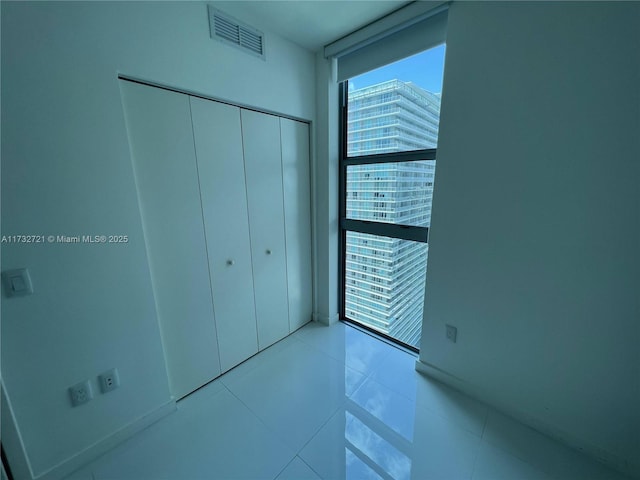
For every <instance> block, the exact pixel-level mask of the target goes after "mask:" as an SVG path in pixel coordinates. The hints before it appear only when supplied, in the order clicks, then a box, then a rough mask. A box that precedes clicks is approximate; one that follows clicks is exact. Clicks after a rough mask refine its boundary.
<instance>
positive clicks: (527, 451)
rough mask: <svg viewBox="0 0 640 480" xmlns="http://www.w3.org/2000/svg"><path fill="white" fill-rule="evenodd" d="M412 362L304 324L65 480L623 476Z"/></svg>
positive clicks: (366, 341) (353, 334) (356, 334)
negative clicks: (432, 376)
mask: <svg viewBox="0 0 640 480" xmlns="http://www.w3.org/2000/svg"><path fill="white" fill-rule="evenodd" d="M415 360H416V357H415V356H413V355H412V354H410V353H406V352H404V351H402V350H399V349H397V348H395V347H393V346H391V345H389V344H387V343H385V342H382V341H380V340H378V339H376V338H374V337H372V336H370V335H368V334H366V333H363V332H361V331H359V330H358V329H355V328H352V327H350V326H348V325H344V324H342V323H339V324H336V325H333V326H331V327H324V326H321V325H319V324H316V323H311V324H308V325H307V326H305V327H304V328H302V329H300V330H298V331H297V332H296V333H294V334H293V335H290V336H289V337H287V338H286V339H284V340H282V341H280V342H278V343H277V344H276V345H274V346H272V347H270V348H268V349H267V350H265V351H264V352H261V353H260V354H258V355H256V356H254V357H253V358H251V359H249V360H247V361H246V362H244V363H243V364H241V365H239V366H238V367H236V368H234V369H233V370H231V371H230V372H228V373H227V374H225V375H223V376H222V377H220V378H219V379H217V380H215V381H214V382H212V383H210V384H209V385H207V386H206V387H204V388H202V389H200V390H198V391H197V392H195V393H194V394H192V395H190V396H188V397H186V398H185V399H183V400H182V401H180V402H178V409H177V411H176V412H175V413H172V414H170V415H169V416H167V417H165V418H164V419H162V420H160V421H159V422H157V423H156V424H154V425H152V426H151V427H149V428H147V429H146V430H144V431H142V432H140V433H139V434H138V435H136V436H135V437H133V438H131V439H130V440H128V441H126V442H125V443H123V444H121V445H120V446H118V447H117V448H115V449H114V450H112V451H110V452H109V453H107V454H106V455H104V456H103V457H101V458H100V459H98V460H96V461H95V462H93V463H92V464H90V465H88V466H86V467H85V468H83V469H81V470H80V471H78V472H76V473H75V474H73V475H71V476H70V477H69V480H163V479H166V480H210V479H211V480H218V479H237V478H242V479H277V480H284V479H293V480H304V479H320V478H322V479H368V478H383V479H405V478H412V479H418V480H429V479H446V480H457V479H473V480H499V479H505V480H529V479H540V480H542V479H545V480H546V479H550V480H553V479H557V480H587V479H589V480H600V479H611V480H614V479H615V480H618V479H623V478H626V477H623V476H622V475H619V474H617V473H615V472H613V471H611V470H608V469H607V468H606V467H604V466H602V465H601V464H599V463H597V462H594V461H592V460H590V459H589V458H587V457H585V456H583V455H580V454H579V453H577V452H575V451H573V450H571V449H569V448H567V447H565V446H563V445H561V444H559V443H556V442H554V441H553V440H551V439H549V438H547V437H545V436H543V435H541V434H539V433H537V432H536V431H534V430H532V429H530V428H527V427H526V426H524V425H522V424H520V423H518V422H515V421H514V420H512V419H510V418H508V417H506V416H504V415H501V414H500V413H498V412H496V411H494V410H492V409H490V408H489V407H487V406H485V405H484V404H482V403H479V402H477V401H475V400H472V399H471V398H469V397H467V396H465V395H462V394H460V393H458V392H456V391H454V390H452V389H450V388H448V387H446V386H444V385H442V384H440V383H438V382H435V381H433V380H430V379H429V378H427V377H424V376H422V375H420V374H418V373H417V372H416V371H415Z"/></svg>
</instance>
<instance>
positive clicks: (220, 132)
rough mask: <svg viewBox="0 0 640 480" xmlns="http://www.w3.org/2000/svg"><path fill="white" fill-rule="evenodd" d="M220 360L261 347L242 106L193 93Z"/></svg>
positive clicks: (238, 358) (236, 359)
mask: <svg viewBox="0 0 640 480" xmlns="http://www.w3.org/2000/svg"><path fill="white" fill-rule="evenodd" d="M191 115H192V119H193V138H194V142H195V146H196V157H197V164H198V170H199V174H200V189H201V193H202V215H203V218H204V224H205V232H206V237H207V251H208V255H209V270H210V272H211V286H212V293H213V305H214V309H215V314H216V325H217V329H218V344H219V348H220V364H221V367H222V371H223V372H225V371H227V370H229V369H230V368H232V367H234V366H235V365H237V364H239V363H240V362H242V361H243V360H246V359H247V358H249V357H250V356H251V355H253V354H255V353H256V352H257V351H258V341H257V332H256V314H255V304H254V295H253V278H252V271H251V247H250V244H249V223H248V215H247V196H246V189H245V171H244V163H243V158H242V130H241V125H240V109H239V108H237V107H232V106H230V105H225V104H223V103H219V102H213V101H210V100H203V99H200V98H195V97H191Z"/></svg>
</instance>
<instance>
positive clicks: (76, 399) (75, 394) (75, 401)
mask: <svg viewBox="0 0 640 480" xmlns="http://www.w3.org/2000/svg"><path fill="white" fill-rule="evenodd" d="M69 396H70V397H71V405H73V406H74V407H77V406H79V405H82V404H84V403H87V402H88V401H90V400H91V399H92V398H93V391H92V390H91V383H89V380H84V381H82V382H80V383H76V384H75V385H74V386H72V387H69Z"/></svg>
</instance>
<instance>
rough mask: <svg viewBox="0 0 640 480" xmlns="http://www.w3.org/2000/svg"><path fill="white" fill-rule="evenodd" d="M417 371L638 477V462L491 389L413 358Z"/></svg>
mask: <svg viewBox="0 0 640 480" xmlns="http://www.w3.org/2000/svg"><path fill="white" fill-rule="evenodd" d="M416 370H417V371H418V372H420V373H422V374H424V375H427V376H428V377H431V378H433V379H435V380H437V381H439V382H442V383H444V384H445V385H448V386H450V387H452V388H454V389H456V390H458V391H460V392H462V393H464V394H465V395H468V396H470V397H472V398H474V399H476V400H479V401H481V402H483V403H486V404H487V405H490V406H491V407H494V408H495V409H497V410H499V411H500V412H502V413H504V414H505V415H508V416H510V417H512V418H514V419H516V420H517V421H519V422H520V423H523V424H525V425H527V426H529V427H531V428H533V429H534V430H537V431H538V432H540V433H542V434H543V435H546V436H548V437H551V438H553V439H554V440H557V441H559V442H561V443H563V444H565V445H567V446H569V447H571V448H573V449H575V450H578V451H579V452H581V453H584V454H586V455H589V456H591V457H592V458H594V459H596V460H598V461H599V462H601V463H603V464H605V465H606V466H607V467H609V468H612V469H614V470H617V471H619V472H622V473H624V474H625V475H630V476H632V477H634V478H638V479H640V468H639V466H638V465H633V464H631V463H630V461H627V460H625V459H623V458H621V457H619V456H617V455H614V454H612V453H610V452H608V451H606V450H604V449H602V448H600V447H597V446H595V445H592V444H591V443H590V442H587V441H585V440H583V439H581V438H578V437H576V436H575V435H573V434H570V433H568V432H566V431H564V430H562V429H559V428H558V427H556V426H554V425H551V424H550V423H548V422H546V421H544V420H541V419H540V418H537V417H535V416H534V415H531V414H529V413H527V412H525V411H523V410H519V409H517V408H514V407H513V406H511V405H507V404H506V403H504V402H503V401H501V400H500V399H498V398H497V397H496V396H495V395H494V394H492V393H491V392H488V391H486V390H485V389H482V388H481V387H478V386H477V385H473V384H471V383H469V382H467V381H465V380H462V379H461V378H458V377H456V376H454V375H451V374H450V373H447V372H445V371H444V370H441V369H440V368H438V367H436V366H434V365H431V364H429V363H427V362H423V361H422V360H420V359H418V360H416Z"/></svg>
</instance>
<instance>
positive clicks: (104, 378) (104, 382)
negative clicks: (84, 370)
mask: <svg viewBox="0 0 640 480" xmlns="http://www.w3.org/2000/svg"><path fill="white" fill-rule="evenodd" d="M98 385H100V392H101V393H108V392H110V391H111V390H115V389H116V388H118V387H119V386H120V377H119V376H118V369H117V368H112V369H111V370H107V371H106V372H104V373H102V374H100V375H99V376H98ZM69 396H70V397H71V405H73V406H74V407H77V406H78V405H82V404H83V403H87V402H88V401H90V400H91V399H92V398H93V390H92V388H91V382H90V381H89V380H84V381H82V382H80V383H77V384H75V385H74V386H72V387H69Z"/></svg>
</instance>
